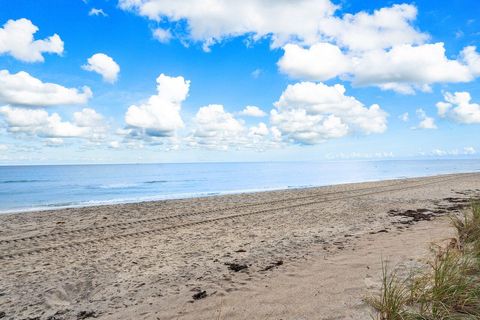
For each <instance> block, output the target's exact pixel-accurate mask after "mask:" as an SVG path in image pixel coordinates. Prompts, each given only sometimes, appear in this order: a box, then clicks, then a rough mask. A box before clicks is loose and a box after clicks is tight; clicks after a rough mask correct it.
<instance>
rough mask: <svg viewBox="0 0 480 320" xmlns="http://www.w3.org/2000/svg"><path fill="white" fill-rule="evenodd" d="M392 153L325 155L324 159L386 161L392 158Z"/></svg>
mask: <svg viewBox="0 0 480 320" xmlns="http://www.w3.org/2000/svg"><path fill="white" fill-rule="evenodd" d="M393 157H394V154H393V152H391V151H390V152H385V151H384V152H372V153H368V152H351V153H343V152H340V153H335V154H334V153H329V154H327V155H326V158H327V159H329V160H334V159H343V160H345V159H386V158H393Z"/></svg>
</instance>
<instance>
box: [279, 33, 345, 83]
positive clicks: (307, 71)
mask: <svg viewBox="0 0 480 320" xmlns="http://www.w3.org/2000/svg"><path fill="white" fill-rule="evenodd" d="M283 50H284V52H285V53H284V55H283V56H282V58H281V59H280V60H279V61H278V67H279V68H280V71H282V72H283V73H286V74H288V75H289V76H291V77H293V78H297V79H307V80H318V81H324V80H328V79H332V78H335V77H336V76H338V75H341V74H344V73H347V72H349V70H350V69H351V61H350V60H349V58H348V57H347V56H346V55H344V54H343V53H342V51H341V50H340V48H339V47H337V46H336V45H333V44H330V43H326V42H321V43H317V44H314V45H313V46H311V47H310V48H309V49H304V48H302V47H301V46H299V45H296V44H287V45H285V46H284V47H283Z"/></svg>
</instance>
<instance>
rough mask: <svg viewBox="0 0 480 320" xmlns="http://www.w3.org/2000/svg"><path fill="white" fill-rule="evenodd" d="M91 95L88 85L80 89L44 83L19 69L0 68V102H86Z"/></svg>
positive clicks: (31, 104)
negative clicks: (12, 70)
mask: <svg viewBox="0 0 480 320" xmlns="http://www.w3.org/2000/svg"><path fill="white" fill-rule="evenodd" d="M90 97H92V91H91V90H90V88H89V87H83V88H82V90H81V91H80V90H78V89H74V88H65V87H63V86H61V85H58V84H55V83H46V82H42V81H41V80H39V79H37V78H34V77H32V76H31V75H30V74H28V73H26V72H24V71H20V72H18V73H15V74H10V72H9V71H8V70H0V102H3V103H6V104H13V105H22V106H32V107H47V106H58V105H76V104H86V103H87V101H88V99H89V98H90Z"/></svg>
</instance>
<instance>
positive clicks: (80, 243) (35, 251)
mask: <svg viewBox="0 0 480 320" xmlns="http://www.w3.org/2000/svg"><path fill="white" fill-rule="evenodd" d="M456 178H457V177H454V178H448V179H442V180H435V181H428V182H425V183H418V184H416V185H413V186H408V187H401V188H396V189H388V190H380V191H371V192H366V193H363V194H355V195H349V196H342V197H336V198H330V199H322V200H316V201H310V202H304V203H300V204H294V205H288V206H283V207H277V208H270V209H262V210H257V211H253V212H247V213H239V214H233V215H228V216H222V217H217V218H212V219H206V220H201V221H194V222H188V223H183V224H178V225H173V226H168V227H162V228H154V229H148V230H141V231H136V232H130V233H124V234H120V235H111V236H108V237H103V238H98V239H91V240H84V241H75V242H70V243H68V244H63V245H58V246H50V247H41V248H37V249H33V250H28V251H20V252H16V253H15V252H13V253H8V254H6V255H3V256H0V260H3V259H12V258H15V257H22V256H24V255H26V254H28V255H33V254H39V253H42V252H48V251H57V250H61V249H66V248H69V247H73V246H83V245H86V244H97V243H101V242H106V241H111V240H115V239H128V238H133V237H136V236H138V235H143V234H152V233H158V232H161V231H168V230H174V229H178V228H185V227H190V226H194V225H201V224H208V223H211V222H216V221H222V220H228V219H234V218H239V217H246V216H251V215H257V214H262V213H267V212H272V211H280V210H285V209H293V208H298V207H304V206H309V205H312V204H318V203H326V202H332V201H338V200H345V199H352V198H358V197H364V196H369V195H374V194H381V193H385V192H392V191H401V190H407V189H415V188H421V187H425V186H428V185H432V184H436V183H440V182H446V181H450V180H454V179H456ZM382 187H385V186H382Z"/></svg>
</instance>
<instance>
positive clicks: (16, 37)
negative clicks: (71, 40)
mask: <svg viewBox="0 0 480 320" xmlns="http://www.w3.org/2000/svg"><path fill="white" fill-rule="evenodd" d="M37 31H38V27H37V26H35V25H34V24H33V23H32V22H31V21H30V20H28V19H24V18H22V19H18V20H8V21H7V22H6V23H5V24H4V25H3V28H0V55H1V54H9V55H11V56H12V57H14V58H15V59H18V60H21V61H25V62H42V61H44V57H43V53H55V54H62V53H63V41H62V39H60V36H59V35H57V34H54V35H52V36H50V37H48V38H45V39H42V40H35V39H34V37H33V35H34V34H35V33H36V32H37Z"/></svg>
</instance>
